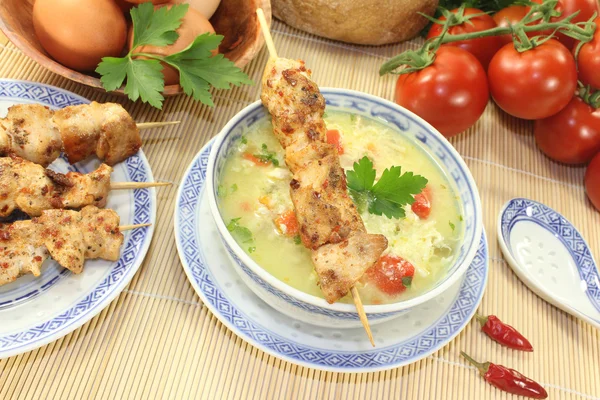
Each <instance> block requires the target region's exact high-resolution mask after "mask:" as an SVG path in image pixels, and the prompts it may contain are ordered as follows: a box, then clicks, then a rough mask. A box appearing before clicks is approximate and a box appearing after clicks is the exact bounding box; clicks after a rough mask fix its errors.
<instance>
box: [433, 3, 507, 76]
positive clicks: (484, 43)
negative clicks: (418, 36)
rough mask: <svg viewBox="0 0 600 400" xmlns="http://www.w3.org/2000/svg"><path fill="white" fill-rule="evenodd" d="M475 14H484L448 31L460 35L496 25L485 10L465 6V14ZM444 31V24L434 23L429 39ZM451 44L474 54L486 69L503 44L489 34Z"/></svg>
mask: <svg viewBox="0 0 600 400" xmlns="http://www.w3.org/2000/svg"><path fill="white" fill-rule="evenodd" d="M457 11H458V9H454V10H452V13H456V12H457ZM474 14H483V15H481V16H479V17H473V18H471V19H470V20H469V21H468V22H466V23H464V24H461V25H456V26H453V27H451V28H450V29H448V33H450V34H451V35H460V34H462V33H471V32H479V31H484V30H487V29H492V28H495V27H496V22H494V20H493V19H492V17H490V16H489V15H487V14H484V13H483V11H481V10H478V9H477V8H465V12H464V15H465V16H468V15H474ZM445 20H446V17H443V16H442V17H440V21H445ZM442 31H443V25H440V24H433V25H432V26H431V29H430V30H429V33H428V34H427V39H430V38H433V37H437V36H440V35H441V34H442ZM448 45H449V46H456V47H460V48H461V49H463V50H466V51H468V52H469V53H471V54H473V55H474V56H475V57H477V59H478V60H479V62H480V63H481V65H483V68H484V69H487V67H488V65H489V64H490V60H491V59H492V57H494V54H495V53H496V52H497V51H498V49H500V47H501V46H502V41H501V40H500V38H498V37H497V36H489V37H484V38H479V39H471V40H463V41H460V42H454V43H448Z"/></svg>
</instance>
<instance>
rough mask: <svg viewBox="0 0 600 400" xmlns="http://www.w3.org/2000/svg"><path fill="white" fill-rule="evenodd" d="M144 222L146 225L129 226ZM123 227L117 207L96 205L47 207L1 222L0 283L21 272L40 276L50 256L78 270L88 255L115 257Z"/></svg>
mask: <svg viewBox="0 0 600 400" xmlns="http://www.w3.org/2000/svg"><path fill="white" fill-rule="evenodd" d="M141 226H146V225H139V226H129V227H127V228H129V229H133V228H137V227H141ZM124 228H125V227H123V226H121V227H119V215H118V214H117V213H116V212H115V211H113V210H109V209H100V208H97V207H94V206H87V207H84V208H83V209H82V210H81V211H71V210H47V211H44V212H42V215H41V216H40V217H38V218H34V219H31V220H26V221H16V222H13V223H12V224H0V286H1V285H5V284H7V283H10V282H13V281H14V280H16V279H17V278H18V277H20V276H22V275H26V274H33V275H34V276H39V275H40V273H41V268H42V264H43V263H44V261H46V260H47V259H48V258H49V257H52V258H53V259H54V260H55V261H56V262H57V263H58V264H60V265H61V266H63V267H64V268H67V269H68V270H70V271H71V272H73V273H75V274H79V273H81V272H82V271H83V265H84V262H85V260H86V259H95V258H101V259H104V260H108V261H116V260H118V259H119V254H120V251H121V250H120V249H121V246H122V244H123V240H124V238H123V234H122V233H121V231H122V230H125V229H124Z"/></svg>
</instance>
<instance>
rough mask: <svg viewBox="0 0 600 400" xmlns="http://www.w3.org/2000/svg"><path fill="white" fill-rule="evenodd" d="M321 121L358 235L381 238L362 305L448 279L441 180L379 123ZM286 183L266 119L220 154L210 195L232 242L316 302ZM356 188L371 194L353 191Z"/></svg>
mask: <svg viewBox="0 0 600 400" xmlns="http://www.w3.org/2000/svg"><path fill="white" fill-rule="evenodd" d="M325 122H326V124H327V128H328V133H327V140H328V142H329V143H330V144H333V145H335V146H336V147H337V149H338V153H339V155H340V162H341V165H342V167H343V168H344V169H345V170H346V173H347V175H348V178H349V182H348V187H349V191H350V194H351V196H352V198H353V200H354V201H355V203H356V204H357V207H358V209H359V211H360V212H361V217H362V219H363V221H364V223H365V226H366V228H367V231H368V232H369V233H379V234H383V235H385V236H386V237H387V239H388V249H387V250H386V251H385V253H384V254H383V256H382V257H381V258H380V259H379V261H378V262H377V263H376V264H375V265H374V266H373V267H371V268H370V269H369V270H367V272H366V273H365V274H364V276H363V278H362V279H361V281H360V282H359V283H358V284H357V285H356V287H357V288H358V291H359V293H360V295H361V298H362V300H363V303H365V304H385V303H393V302H397V301H399V300H403V299H407V298H410V297H414V296H416V295H418V294H420V293H423V292H424V291H427V290H428V289H429V288H431V287H432V286H433V285H435V284H436V282H438V281H439V280H440V278H442V277H443V276H444V275H445V273H446V272H447V270H448V267H449V265H450V264H451V263H452V260H453V259H454V257H455V249H456V246H457V244H458V242H459V239H460V238H461V237H462V234H463V218H462V215H461V214H462V211H461V209H460V204H459V202H458V199H457V197H456V194H455V193H454V191H453V190H452V189H451V187H452V186H451V185H450V183H449V182H448V180H447V178H446V176H445V175H444V172H443V171H442V170H441V169H440V167H439V166H438V165H437V164H436V162H435V161H434V160H433V159H432V158H431V157H430V156H429V155H427V154H426V153H425V152H424V151H423V150H422V149H421V148H420V147H419V146H418V145H417V144H415V143H413V142H411V141H410V140H408V139H406V138H403V137H402V136H400V135H398V134H397V133H396V132H394V131H392V130H390V129H389V128H388V127H386V126H385V125H383V124H382V123H381V122H378V121H376V120H372V119H367V118H363V117H360V116H356V115H353V114H347V113H341V112H328V113H327V116H326V117H325ZM386 174H389V176H388V175H386ZM372 175H375V178H374V179H373V180H372V181H371V180H370V177H371V176H372ZM382 177H383V178H384V179H383V180H382ZM291 178H292V176H291V173H290V172H289V170H288V169H287V168H286V166H285V162H284V151H283V149H282V148H281V146H280V145H279V142H278V141H277V139H276V138H275V137H274V136H273V132H272V128H271V123H270V121H268V120H266V119H265V120H264V121H261V122H259V123H257V124H256V125H255V127H254V128H253V129H252V130H250V131H249V132H248V133H246V134H245V135H244V136H243V137H242V138H241V139H240V140H239V142H238V144H237V146H235V147H234V148H233V150H232V151H231V153H230V154H229V155H228V158H227V161H226V165H225V168H224V171H223V173H222V176H221V177H220V185H219V187H218V195H219V205H220V210H221V213H222V216H223V219H224V220H225V222H226V224H227V228H228V229H229V231H230V232H231V233H232V235H233V237H234V238H235V240H236V241H237V242H238V243H239V244H240V246H241V247H242V248H243V249H244V250H245V251H246V252H247V253H248V254H249V255H250V257H252V258H253V259H254V260H255V261H256V262H257V263H258V264H259V265H260V266H261V267H263V268H264V269H265V270H267V271H268V272H269V273H271V274H272V275H273V276H275V277H276V278H277V279H280V280H281V281H283V282H285V283H287V284H289V285H290V286H293V287H295V288H296V289H299V290H301V291H303V292H306V293H308V294H311V295H314V296H318V297H323V294H322V292H321V290H320V289H319V287H318V277H317V275H316V273H315V272H314V268H313V263H312V260H311V257H310V251H309V250H308V249H306V248H305V247H304V246H303V245H302V241H301V238H300V234H299V231H298V222H297V221H296V217H295V214H294V209H293V205H292V201H291V199H290V193H289V191H290V185H289V183H290V180H291ZM365 181H367V182H368V183H370V184H371V186H369V187H365V186H364V185H362V184H361V183H360V182H365ZM390 181H392V182H393V183H394V185H392V186H389V185H388V182H390ZM379 182H382V183H379ZM378 184H379V189H378V188H377V185H378ZM383 186H385V190H384V189H382V187H383ZM342 301H343V302H348V303H350V302H352V299H351V298H350V297H349V296H346V298H344V299H342Z"/></svg>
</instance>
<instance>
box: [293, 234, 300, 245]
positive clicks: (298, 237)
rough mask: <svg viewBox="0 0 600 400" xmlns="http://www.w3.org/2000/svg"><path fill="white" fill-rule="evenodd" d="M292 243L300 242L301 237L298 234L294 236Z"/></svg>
mask: <svg viewBox="0 0 600 400" xmlns="http://www.w3.org/2000/svg"><path fill="white" fill-rule="evenodd" d="M294 243H296V244H302V238H301V237H300V235H296V236H294Z"/></svg>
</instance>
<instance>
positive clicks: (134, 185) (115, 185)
mask: <svg viewBox="0 0 600 400" xmlns="http://www.w3.org/2000/svg"><path fill="white" fill-rule="evenodd" d="M160 186H171V182H112V183H111V184H110V190H122V189H145V188H151V187H160Z"/></svg>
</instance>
